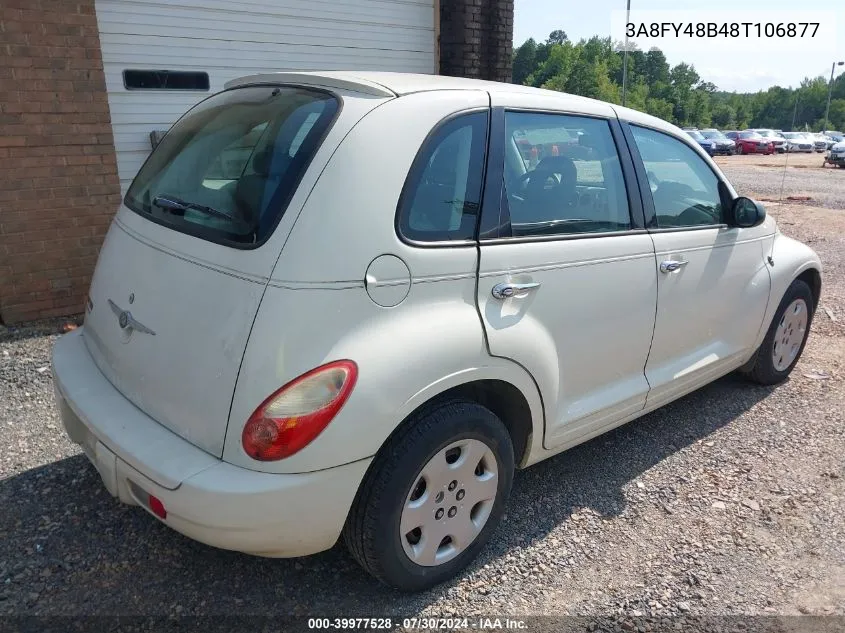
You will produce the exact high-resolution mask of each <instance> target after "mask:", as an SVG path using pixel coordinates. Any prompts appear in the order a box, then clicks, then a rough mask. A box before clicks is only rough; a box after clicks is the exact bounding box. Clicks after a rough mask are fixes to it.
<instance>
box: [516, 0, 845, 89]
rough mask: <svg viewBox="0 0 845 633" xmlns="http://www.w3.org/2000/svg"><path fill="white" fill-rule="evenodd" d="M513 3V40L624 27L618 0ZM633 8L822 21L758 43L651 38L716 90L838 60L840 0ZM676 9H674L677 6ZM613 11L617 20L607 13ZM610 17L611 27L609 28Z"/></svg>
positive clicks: (575, 36) (644, 12)
mask: <svg viewBox="0 0 845 633" xmlns="http://www.w3.org/2000/svg"><path fill="white" fill-rule="evenodd" d="M702 4H705V5H706V7H707V9H706V11H707V13H706V14H702V13H701V11H702V9H701V8H700V7H701V6H702ZM514 5H515V16H514V46H515V47H516V46H519V45H520V44H522V43H523V42H524V41H525V40H526V39H528V38H529V37H533V38H534V39H535V40H537V41H538V42H543V41H545V40H546V39H547V38H548V36H549V33H550V32H551V31H553V30H555V29H563V30H564V31H565V32H566V34H567V35H568V36H569V39H570V40H573V41H578V40H579V39H581V38H585V39H586V38H589V37H592V36H593V35H600V36H602V37H607V36H609V35H612V36H613V37H614V40H622V39H623V38H624V31H622V30H620V29H622V28H624V27H623V26H622V24H624V17H625V16H624V11H625V0H586V1H585V0H515V1H514ZM638 11H639V12H641V13H640V15H641V16H642V18H643V19H644V20H645V21H647V22H649V23H650V22H651V21H652V20H651V18H652V17H654V16H658V17H662V18H669V19H671V20H672V21H679V20H686V21H687V22H696V21H699V20H703V19H706V20H707V21H711V20H724V21H733V20H735V19H737V18H741V19H742V21H746V20H749V19H750V20H756V21H758V22H761V23H766V22H773V23H778V22H783V21H784V20H791V21H795V20H796V19H797V20H806V21H816V19H820V20H821V21H822V26H821V27H820V31H819V35H818V36H817V37H816V38H815V39H813V40H804V41H803V42H801V41H797V40H793V41H791V42H788V43H787V42H785V41H784V40H777V39H776V38H773V39H769V40H766V41H762V42H759V46H758V44H757V43H751V42H750V41H748V40H745V41H739V40H733V41H727V40H722V41H717V40H707V39H697V40H689V39H686V40H679V39H677V38H674V37H673V38H670V39H666V40H661V41H659V42H657V43H656V45H657V46H658V48H661V49H662V50H663V52H664V53H665V54H666V57H667V60H668V61H669V63H670V64H671V65H675V64H677V63H678V62H681V61H684V62H687V63H690V64H692V65H694V66H695V69H696V70H697V71H698V74H699V75H700V76H701V78H702V80H703V81H710V82H713V83H714V84H716V85H717V86H718V87H719V89H721V90H729V91H739V92H756V91H758V90H765V89H766V88H769V87H771V86H774V85H780V86H784V87H786V86H792V87H796V86H798V85H799V84H800V82H801V80H803V79H804V78H805V77H818V76H824V77H825V78H829V77H830V71H831V64H832V63H833V62H835V61H840V60H841V61H845V1H843V0H707V1H706V2H705V3H702V2H701V0H631V21H632V22H638V20H637V14H638ZM653 11H672V12H673V14H672V15H669V14H654V13H649V12H653ZM678 11H681V13H676V12H678ZM737 11H743V12H744V14H739V13H736V12H737ZM614 12H616V14H615V17H616V22H613V18H612V16H613V15H614ZM812 16H815V17H816V19H813V17H812ZM819 16H820V18H819ZM662 21H663V20H662V19H661V22H662ZM612 23H613V24H615V25H616V26H617V28H616V30H614V29H613V27H612ZM821 35H824V37H821ZM652 42H653V40H652ZM638 44H640V42H638ZM651 45H655V44H649V43H646V44H645V45H640V48H641V49H643V50H648V48H649V47H650V46H651ZM843 71H845V66H841V67H840V66H837V67H836V75H839V74H840V73H841V72H843Z"/></svg>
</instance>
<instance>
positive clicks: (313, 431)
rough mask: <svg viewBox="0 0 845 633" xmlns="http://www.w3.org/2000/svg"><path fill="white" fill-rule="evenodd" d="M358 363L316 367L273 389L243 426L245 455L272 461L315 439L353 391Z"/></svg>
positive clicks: (343, 362)
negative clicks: (276, 389)
mask: <svg viewBox="0 0 845 633" xmlns="http://www.w3.org/2000/svg"><path fill="white" fill-rule="evenodd" d="M357 379H358V366H357V365H356V364H355V363H354V362H353V361H351V360H340V361H336V362H333V363H329V364H327V365H323V366H321V367H317V368H316V369H312V370H311V371H309V372H308V373H306V374H303V375H302V376H300V377H299V378H296V379H294V380H293V381H291V382H289V383H288V384H286V385H285V386H284V387H282V388H281V389H279V390H278V391H276V392H274V393H273V394H272V395H271V396H270V397H269V398H267V399H266V400H265V401H264V402H262V403H261V405H260V406H259V407H258V408H257V409H256V410H255V412H254V413H253V414H252V415H251V416H250V417H249V420H247V423H246V425H245V426H244V430H243V434H242V436H241V442H242V444H243V447H244V451H246V454H247V455H249V456H250V457H252V458H253V459H255V460H258V461H263V462H269V461H275V460H277V459H284V458H285V457H290V456H291V455H293V454H294V453H296V452H297V451H300V450H302V449H303V448H305V447H306V446H308V444H310V443H311V442H312V441H313V440H314V438H316V437H317V436H318V435H319V434H320V433H321V432H322V431H323V429H325V428H326V426H328V424H329V422H331V421H332V419H334V417H335V416H336V415H337V413H338V411H340V409H341V407H343V404H344V403H345V402H346V400H347V399H348V398H349V395H350V394H351V393H352V388H353V387H354V386H355V381H356V380H357Z"/></svg>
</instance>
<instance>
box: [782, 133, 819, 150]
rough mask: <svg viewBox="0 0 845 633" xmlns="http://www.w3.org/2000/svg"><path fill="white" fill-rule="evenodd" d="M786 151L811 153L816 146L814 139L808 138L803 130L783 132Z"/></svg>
mask: <svg viewBox="0 0 845 633" xmlns="http://www.w3.org/2000/svg"><path fill="white" fill-rule="evenodd" d="M783 136H784V138H785V139H786V151H787V152H807V153H812V152H813V151H815V148H816V141H815V139H812V138H809V137H808V136H807V135H806V134H804V133H803V132H784V133H783Z"/></svg>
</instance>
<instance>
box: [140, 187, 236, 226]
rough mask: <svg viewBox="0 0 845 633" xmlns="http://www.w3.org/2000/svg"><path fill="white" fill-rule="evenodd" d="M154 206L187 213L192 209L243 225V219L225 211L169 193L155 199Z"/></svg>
mask: <svg viewBox="0 0 845 633" xmlns="http://www.w3.org/2000/svg"><path fill="white" fill-rule="evenodd" d="M153 204H154V205H156V206H157V207H159V208H161V209H165V210H167V211H187V210H188V209H190V210H191V211H199V212H200V213H205V214H206V215H213V216H215V217H218V218H225V219H227V220H231V221H232V222H240V223H243V220H241V218H238V217H235V216H234V215H231V214H229V213H226V212H225V211H220V210H219V209H215V208H214V207H207V206H205V205H204V204H197V203H196V202H188V201H186V200H182V199H181V198H177V197H176V196H171V195H170V194H167V193H163V194H159V195H157V196H156V197H155V198H153Z"/></svg>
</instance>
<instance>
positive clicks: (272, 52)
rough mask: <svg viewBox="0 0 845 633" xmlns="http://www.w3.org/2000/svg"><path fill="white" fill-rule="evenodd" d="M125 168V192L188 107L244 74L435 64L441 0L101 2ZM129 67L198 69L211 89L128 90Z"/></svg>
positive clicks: (419, 68) (420, 68) (409, 68)
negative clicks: (157, 138) (156, 134)
mask: <svg viewBox="0 0 845 633" xmlns="http://www.w3.org/2000/svg"><path fill="white" fill-rule="evenodd" d="M96 10H97V22H98V24H99V29H100V43H101V46H102V51H103V66H104V68H105V73H106V88H107V90H108V99H109V108H110V110H111V118H112V126H113V128H114V140H115V148H116V150H117V164H118V173H119V174H120V181H121V186H122V187H123V189H124V190H125V189H126V187H128V186H129V182H130V181H131V180H132V178H133V177H134V176H135V173H136V172H137V171H138V169H139V168H140V167H141V164H142V163H143V161H144V160H145V159H146V157H147V155H148V154H149V151H150V138H149V135H150V132H151V131H153V130H166V129H167V128H169V127H170V126H171V125H172V124H173V123H174V121H175V120H176V119H177V118H178V117H179V116H180V115H181V114H182V113H184V112H185V110H187V109H188V108H189V107H190V106H192V105H193V104H195V103H197V102H198V101H200V100H202V99H204V98H205V97H207V96H209V95H210V94H212V93H214V92H216V91H218V90H221V89H222V88H223V84H224V83H226V82H227V81H229V80H230V79H234V78H236V77H240V76H243V75H247V74H252V73H256V72H273V71H278V70H388V71H401V72H419V73H431V72H434V63H435V61H434V60H435V56H434V0H245V1H241V0H178V1H170V0H96ZM124 70H172V71H201V72H207V73H208V76H209V83H210V90H209V91H207V92H205V91H194V90H191V91H173V90H127V89H126V87H125V86H124V78H123V71H124Z"/></svg>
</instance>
